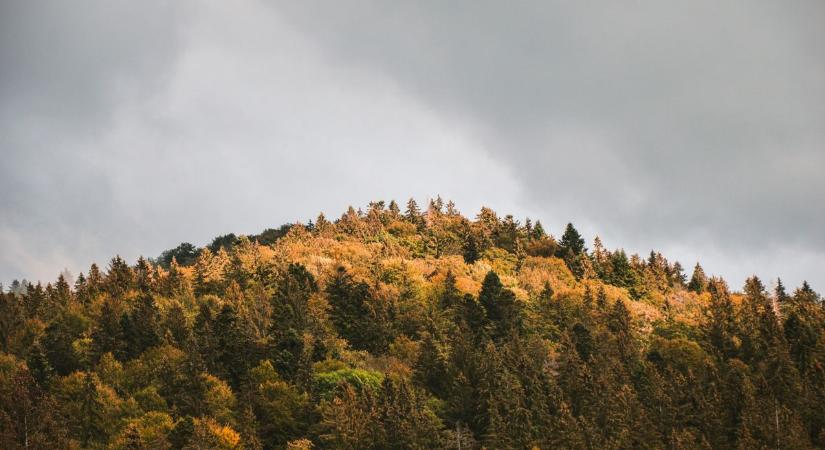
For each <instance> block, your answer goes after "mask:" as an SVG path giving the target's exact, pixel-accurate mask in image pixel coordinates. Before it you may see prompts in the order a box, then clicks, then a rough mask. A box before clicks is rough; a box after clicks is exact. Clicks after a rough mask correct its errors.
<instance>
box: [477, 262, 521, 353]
mask: <svg viewBox="0 0 825 450" xmlns="http://www.w3.org/2000/svg"><path fill="white" fill-rule="evenodd" d="M478 303H479V304H480V305H481V306H482V307H484V311H485V313H486V316H487V320H488V321H489V323H490V327H491V334H492V336H493V337H494V338H495V339H499V338H503V337H505V336H507V335H509V334H510V333H511V332H520V331H521V326H522V320H523V319H522V308H521V305H520V304H519V302H518V301H517V300H516V296H515V294H513V292H512V291H511V290H509V289H505V288H504V286H503V285H502V284H501V280H500V279H499V277H498V275H497V274H496V273H495V272H493V271H492V270H491V271H489V272H487V275H486V276H485V277H484V282H483V283H482V284H481V292H479V294H478Z"/></svg>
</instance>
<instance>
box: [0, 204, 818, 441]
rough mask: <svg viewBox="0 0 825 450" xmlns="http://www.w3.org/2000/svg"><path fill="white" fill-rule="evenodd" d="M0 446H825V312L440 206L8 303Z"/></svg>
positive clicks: (219, 241) (0, 367) (370, 217)
mask: <svg viewBox="0 0 825 450" xmlns="http://www.w3.org/2000/svg"><path fill="white" fill-rule="evenodd" d="M0 345H2V348H0V350H2V354H0V448H4V449H5V448H8V449H14V448H152V449H155V448H174V449H180V448H248V449H256V448H266V449H279V448H290V449H307V448H347V449H385V448H386V449H402V448H462V449H469V448H481V447H482V446H483V447H486V448H531V447H536V448H545V449H546V448H571V449H579V448H599V449H624V448H684V449H689V448H690V449H692V448H720V449H725V448H747V449H751V448H783V449H786V448H800V449H801V448H822V447H825V310H823V303H822V301H821V299H820V297H819V295H818V294H817V293H815V292H814V291H813V290H812V289H811V288H810V287H809V286H808V285H807V284H804V285H803V286H801V287H800V288H798V289H796V290H795V291H794V292H793V293H791V294H788V293H786V292H785V289H784V287H783V286H782V285H781V283H780V285H779V287H778V288H777V289H776V291H775V292H770V293H769V292H766V289H765V287H764V286H763V284H762V282H761V281H760V280H758V279H756V278H752V279H749V280H748V281H747V283H746V285H745V287H744V289H743V291H742V293H732V292H730V290H729V288H728V286H727V285H726V284H725V282H724V281H723V280H721V279H719V278H710V279H709V278H707V277H706V276H705V275H704V273H703V271H702V269H701V267H700V266H699V265H698V264H697V265H696V267H695V268H694V270H693V273H692V275H691V277H690V279H688V277H686V275H685V274H684V272H683V269H682V267H681V266H680V265H679V264H678V263H676V262H673V263H671V262H669V261H668V260H667V259H666V258H665V257H664V256H662V255H661V254H659V253H656V252H651V253H650V255H649V256H648V257H646V258H642V257H639V256H637V255H632V256H628V255H627V254H626V253H625V252H624V251H623V250H614V251H610V250H607V249H605V248H603V246H602V245H601V243H600V242H599V240H598V238H596V239H595V241H594V243H593V245H592V246H591V248H590V249H588V248H586V247H585V242H584V240H583V239H582V238H581V236H580V235H579V234H578V232H577V231H576V230H575V228H574V227H573V226H572V225H568V227H567V228H566V229H565V230H564V231H563V233H562V234H561V236H560V237H559V238H558V239H556V238H554V237H553V236H550V235H548V234H547V233H546V232H545V231H544V230H543V228H542V226H541V224H540V223H539V222H536V223H535V224H533V223H531V222H530V221H529V220H527V221H525V223H523V224H521V223H519V222H518V221H516V220H515V219H513V217H512V216H506V217H503V218H500V217H498V216H497V215H496V213H495V212H493V211H491V210H489V209H483V210H482V211H481V212H480V213H479V214H478V216H477V217H476V218H475V219H474V220H469V219H467V218H465V217H464V216H462V215H461V214H459V213H458V212H457V211H456V209H455V207H454V205H453V204H452V203H448V204H446V205H445V204H443V203H442V201H441V200H440V199H438V200H434V201H432V202H430V204H429V205H428V207H427V208H426V209H425V211H423V212H422V211H420V210H419V207H418V205H416V203H415V202H414V201H412V200H411V201H410V202H409V203H408V204H407V206H406V208H405V210H404V211H403V212H402V211H401V209H400V208H399V207H398V205H397V204H396V203H395V202H391V203H389V204H386V203H384V202H374V203H371V204H370V205H369V207H368V208H367V211H366V212H361V211H360V210H359V211H356V210H354V209H352V208H350V209H349V211H347V212H346V213H345V214H343V215H342V216H341V217H340V219H338V220H335V221H329V220H327V219H326V218H324V216H323V215H321V216H319V217H318V218H317V220H315V221H314V222H310V223H308V224H306V225H291V226H290V225H287V226H283V227H281V228H280V229H277V230H268V231H267V232H265V233H262V234H261V235H258V236H252V237H243V236H241V237H236V236H234V235H227V236H221V237H218V238H216V239H215V240H214V241H213V242H212V243H211V244H210V245H208V246H206V247H203V248H196V247H194V246H192V245H190V244H183V245H181V246H180V247H178V248H176V249H172V250H169V251H167V252H165V253H164V254H163V255H161V257H159V258H158V259H157V260H147V259H144V258H140V259H139V260H138V261H137V262H136V264H135V265H130V264H128V263H127V262H125V261H123V259H121V258H120V257H115V258H113V259H112V260H111V261H110V262H109V264H108V267H106V269H105V270H101V269H100V268H99V267H98V266H96V265H93V266H92V267H91V268H90V269H89V271H88V272H86V273H85V274H81V275H79V276H78V279H77V282H76V283H74V286H70V285H69V284H68V283H67V281H66V280H65V279H64V278H63V277H62V276H61V277H60V278H59V279H58V280H57V281H56V282H55V283H51V284H48V285H46V286H42V285H41V284H37V285H31V284H25V285H20V284H19V283H18V284H16V285H15V286H14V289H13V292H9V293H3V294H2V295H0Z"/></svg>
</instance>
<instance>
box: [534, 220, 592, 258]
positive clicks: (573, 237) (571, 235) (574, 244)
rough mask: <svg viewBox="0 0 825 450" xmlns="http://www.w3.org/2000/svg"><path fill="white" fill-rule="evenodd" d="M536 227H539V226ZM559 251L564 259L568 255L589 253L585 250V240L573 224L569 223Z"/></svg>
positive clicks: (560, 242)
mask: <svg viewBox="0 0 825 450" xmlns="http://www.w3.org/2000/svg"><path fill="white" fill-rule="evenodd" d="M536 226H538V224H537V225H536ZM559 251H560V252H561V255H562V257H564V256H565V255H567V254H568V253H572V254H573V255H580V254H582V253H584V252H585V251H587V249H586V248H584V239H583V238H582V236H581V235H580V234H579V232H578V231H577V230H576V228H575V227H574V226H573V224H572V223H568V224H567V227H566V228H565V229H564V234H563V235H562V237H561V240H560V241H559Z"/></svg>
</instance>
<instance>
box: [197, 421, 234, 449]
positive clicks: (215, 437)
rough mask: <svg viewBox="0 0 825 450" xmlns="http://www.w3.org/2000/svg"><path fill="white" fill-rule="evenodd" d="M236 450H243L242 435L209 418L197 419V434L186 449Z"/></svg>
mask: <svg viewBox="0 0 825 450" xmlns="http://www.w3.org/2000/svg"><path fill="white" fill-rule="evenodd" d="M207 448H208V449H214V450H235V449H240V448H241V435H240V434H238V432H237V431H235V430H233V429H232V428H231V427H228V426H225V425H221V424H219V423H217V422H215V420H214V419H212V418H209V417H202V418H199V419H195V432H194V434H193V435H192V439H191V440H190V441H189V443H188V444H187V445H186V446H185V447H184V449H186V450H201V449H207Z"/></svg>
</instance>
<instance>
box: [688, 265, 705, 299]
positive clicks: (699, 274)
mask: <svg viewBox="0 0 825 450" xmlns="http://www.w3.org/2000/svg"><path fill="white" fill-rule="evenodd" d="M707 284H708V280H707V277H706V276H705V271H704V270H702V266H700V265H699V263H696V266H695V267H694V268H693V275H692V276H691V277H690V283H688V285H687V289H688V290H689V291H691V292H695V293H697V294H701V293H703V292H705V289H707Z"/></svg>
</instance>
